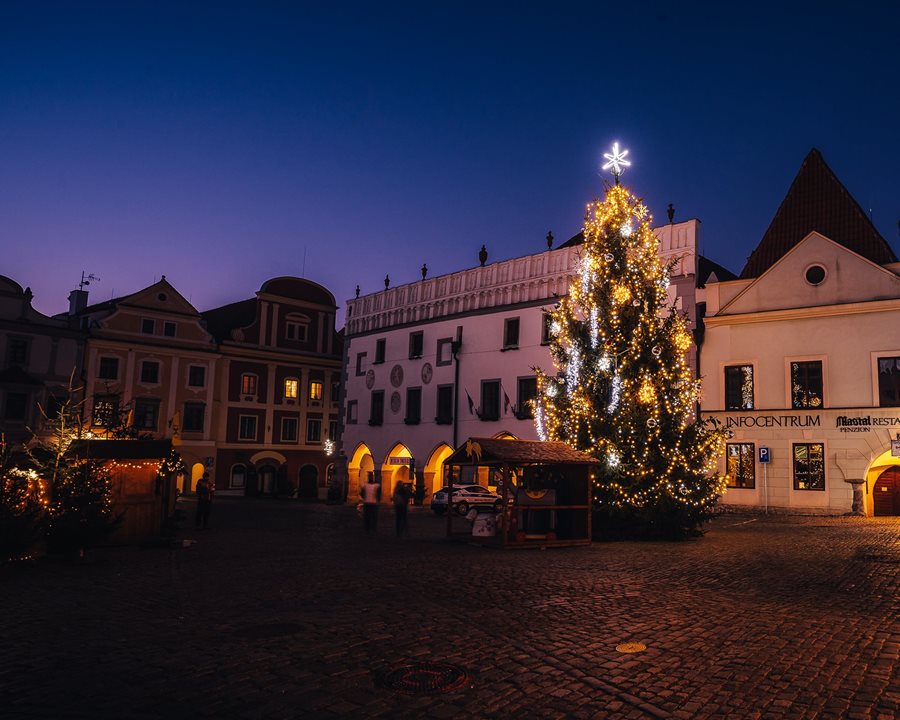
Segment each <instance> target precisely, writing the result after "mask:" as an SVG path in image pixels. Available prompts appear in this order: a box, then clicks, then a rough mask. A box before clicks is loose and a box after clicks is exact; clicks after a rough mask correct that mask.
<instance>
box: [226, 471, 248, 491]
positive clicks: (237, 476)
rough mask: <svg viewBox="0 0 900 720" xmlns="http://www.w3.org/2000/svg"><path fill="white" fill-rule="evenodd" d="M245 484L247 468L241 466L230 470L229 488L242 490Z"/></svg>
mask: <svg viewBox="0 0 900 720" xmlns="http://www.w3.org/2000/svg"><path fill="white" fill-rule="evenodd" d="M246 482H247V468H245V467H244V466H243V465H235V466H234V467H233V468H231V483H230V487H233V488H242V487H244V485H245V484H246Z"/></svg>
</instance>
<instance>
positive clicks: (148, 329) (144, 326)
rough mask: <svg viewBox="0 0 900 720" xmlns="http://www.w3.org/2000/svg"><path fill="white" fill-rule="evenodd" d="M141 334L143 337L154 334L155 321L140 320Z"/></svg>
mask: <svg viewBox="0 0 900 720" xmlns="http://www.w3.org/2000/svg"><path fill="white" fill-rule="evenodd" d="M141 332H142V333H144V335H153V334H154V333H155V332H156V321H155V320H151V319H150V318H144V319H143V320H141Z"/></svg>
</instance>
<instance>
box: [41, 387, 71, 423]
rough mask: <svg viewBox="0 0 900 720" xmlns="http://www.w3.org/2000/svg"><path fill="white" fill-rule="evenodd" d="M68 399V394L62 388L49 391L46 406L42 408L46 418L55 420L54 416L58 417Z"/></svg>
mask: <svg viewBox="0 0 900 720" xmlns="http://www.w3.org/2000/svg"><path fill="white" fill-rule="evenodd" d="M68 399H69V396H68V394H67V393H65V392H64V391H62V390H57V391H54V392H52V393H50V394H49V395H48V396H47V407H46V408H45V409H44V411H45V412H46V413H47V418H48V419H49V420H55V419H56V418H58V417H59V414H60V412H62V409H63V407H64V406H65V404H66V401H67V400H68Z"/></svg>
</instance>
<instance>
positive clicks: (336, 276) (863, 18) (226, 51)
mask: <svg viewBox="0 0 900 720" xmlns="http://www.w3.org/2000/svg"><path fill="white" fill-rule="evenodd" d="M898 36H900V3H898V2H891V1H888V0H884V1H883V2H866V1H865V0H863V1H861V2H854V3H837V2H828V1H825V2H822V1H819V2H804V3H793V2H780V3H776V4H767V3H691V2H666V3H655V2H641V3H617V4H613V3H608V2H602V1H601V0H595V1H594V2H580V3H572V2H543V3H532V2H520V3H512V2H509V3H491V2H479V3H467V2H452V3H451V2H428V1H425V0H422V1H420V2H388V1H385V2H377V3H376V2H370V3H364V2H322V3H304V2H291V3H288V2H284V3H274V2H214V3H213V2H209V3H206V2H199V1H198V2H188V1H187V0H185V1H183V2H174V3H168V2H161V1H155V2H132V1H130V0H128V1H119V2H109V3H101V2H90V0H83V1H82V2H43V1H41V0H22V1H21V2H16V1H14V0H6V1H4V2H2V3H0V249H2V264H0V274H3V275H7V276H9V277H12V278H13V279H14V280H16V281H17V282H19V283H20V284H21V285H22V286H30V287H31V288H32V291H33V292H34V295H35V298H34V305H35V307H36V308H37V309H39V310H41V311H42V312H45V313H56V312H61V311H63V310H65V309H66V307H67V303H66V297H67V295H68V292H69V291H70V290H72V289H73V288H75V287H76V286H77V285H78V281H79V279H80V277H81V272H82V271H86V272H91V273H95V274H96V275H98V276H99V277H100V282H98V283H93V284H92V285H91V287H90V291H91V297H90V299H91V302H99V301H101V300H106V299H109V297H110V296H112V295H116V296H119V295H124V294H128V293H131V292H134V291H136V290H139V289H140V288H142V287H145V286H147V285H149V284H150V283H152V282H154V281H155V280H156V279H158V278H159V276H160V275H162V274H165V275H166V276H167V278H168V280H169V281H170V282H171V283H172V284H173V285H174V286H175V287H176V288H177V289H178V290H180V291H181V292H182V294H184V295H185V297H187V298H188V299H189V300H191V302H192V303H193V304H194V306H195V307H197V309H199V310H206V309H209V308H212V307H215V306H218V305H222V304H225V303H227V302H232V301H235V300H239V299H244V298H249V297H252V296H253V293H254V292H255V291H256V290H258V289H259V287H260V285H261V284H262V282H263V281H264V280H266V279H267V278H270V277H274V276H277V275H301V274H303V275H304V276H305V277H307V278H309V279H311V280H314V281H316V282H318V283H321V284H322V285H324V286H326V287H327V288H329V289H330V290H331V291H332V292H333V293H334V294H335V296H336V297H337V301H338V304H339V306H341V308H343V305H344V302H345V300H347V299H348V298H351V297H352V296H353V289H354V287H355V286H356V285H357V284H359V286H360V287H361V288H362V292H363V293H368V292H374V291H377V290H379V289H383V287H384V284H383V279H384V276H385V274H387V273H389V274H390V277H391V280H392V284H393V285H397V284H401V283H404V282H411V281H414V280H416V279H418V278H419V277H420V274H419V268H420V267H421V265H422V263H423V262H426V263H427V264H428V267H429V269H430V273H431V275H437V274H444V273H448V272H454V271H457V270H461V269H464V268H467V267H472V266H475V265H477V263H478V260H477V255H478V250H479V249H480V248H481V246H482V244H484V245H486V246H487V250H488V252H489V254H490V261H494V260H503V259H508V258H511V257H516V256H519V255H524V254H528V253H532V252H539V251H541V250H543V249H545V248H546V244H545V241H544V237H545V235H546V234H547V231H548V230H552V231H553V234H554V235H555V237H556V238H557V240H558V242H562V241H564V240H566V239H568V238H569V237H570V236H572V235H573V234H575V233H576V232H578V230H579V229H580V226H581V222H582V219H583V213H584V206H585V203H586V202H588V201H589V200H590V199H591V198H592V197H594V196H596V195H599V194H601V193H602V190H603V185H602V179H601V178H600V177H599V175H598V167H599V164H600V162H601V157H602V153H603V152H605V151H606V150H607V149H608V147H609V146H610V144H611V143H612V141H613V140H620V141H621V142H622V143H623V145H625V146H627V147H628V148H630V150H631V155H630V158H631V159H632V160H633V161H634V165H633V166H632V168H631V169H630V170H629V171H628V172H627V173H626V174H625V175H624V176H623V182H625V183H626V184H627V185H629V187H631V188H632V189H633V190H634V191H635V192H636V193H638V194H639V195H642V196H643V197H644V198H645V199H646V202H647V204H648V205H649V207H650V209H651V211H652V212H653V214H654V216H655V218H656V221H657V222H658V223H662V222H664V220H665V208H666V205H667V204H668V203H670V202H671V203H673V204H674V206H675V208H676V220H685V219H688V218H690V217H698V218H700V219H701V221H702V223H703V225H702V231H701V252H702V253H703V254H705V255H707V256H708V257H710V258H712V259H713V260H715V261H717V262H720V263H722V264H724V265H725V266H726V267H728V268H730V269H731V270H733V271H734V272H739V271H740V270H741V268H742V266H743V264H744V260H745V259H746V257H747V255H749V253H750V252H751V250H752V249H753V248H754V247H755V245H756V243H757V242H758V241H759V240H760V238H761V237H762V234H763V233H764V231H765V229H766V227H767V226H768V223H769V221H770V220H771V219H772V216H773V214H774V213H775V210H776V209H777V207H778V204H779V202H780V201H781V199H782V197H783V196H784V194H785V192H786V190H787V188H788V186H789V185H790V182H791V181H792V179H793V177H794V175H795V174H796V172H797V170H798V168H799V167H800V164H801V162H802V160H803V158H804V157H805V156H806V154H807V153H808V152H809V150H810V149H811V148H812V147H817V148H819V149H820V150H821V151H822V153H823V155H824V157H825V160H826V162H827V163H828V164H829V165H830V166H831V168H832V169H833V170H834V172H835V173H836V174H837V176H838V177H839V178H840V179H841V181H842V182H843V183H844V184H845V185H846V186H847V188H848V189H849V191H850V192H851V194H853V195H854V197H856V199H857V200H858V201H859V203H860V204H861V205H862V206H863V208H864V209H865V210H866V211H867V212H868V211H869V210H871V212H872V216H873V219H874V222H875V224H876V226H877V227H878V229H879V231H880V232H881V233H882V235H883V236H884V237H885V238H886V239H887V240H888V242H890V243H891V245H892V247H894V248H895V250H897V248H898V235H897V233H898V218H900V180H898V178H900V174H898V169H900V132H898V130H900V59H898V58H900V55H898V49H897V47H898V43H897V38H898ZM341 317H342V313H341Z"/></svg>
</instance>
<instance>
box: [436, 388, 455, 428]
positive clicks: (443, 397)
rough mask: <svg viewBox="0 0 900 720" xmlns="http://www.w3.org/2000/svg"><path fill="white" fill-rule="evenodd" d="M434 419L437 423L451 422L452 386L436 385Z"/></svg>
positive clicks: (446, 423) (447, 423) (445, 423)
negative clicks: (435, 415)
mask: <svg viewBox="0 0 900 720" xmlns="http://www.w3.org/2000/svg"><path fill="white" fill-rule="evenodd" d="M434 421H435V422H436V423H437V424H438V425H449V424H450V423H452V422H453V386H452V385H438V389H437V417H435V418H434Z"/></svg>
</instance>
